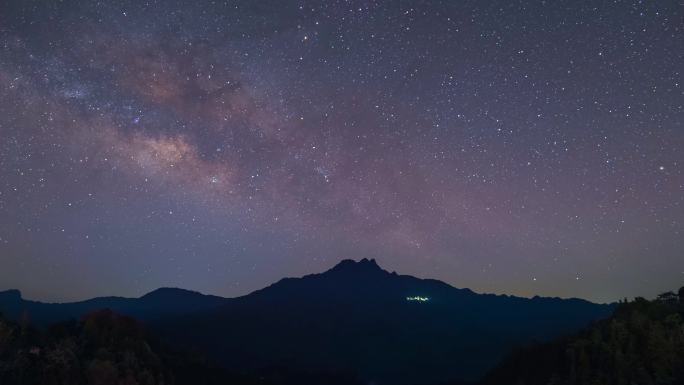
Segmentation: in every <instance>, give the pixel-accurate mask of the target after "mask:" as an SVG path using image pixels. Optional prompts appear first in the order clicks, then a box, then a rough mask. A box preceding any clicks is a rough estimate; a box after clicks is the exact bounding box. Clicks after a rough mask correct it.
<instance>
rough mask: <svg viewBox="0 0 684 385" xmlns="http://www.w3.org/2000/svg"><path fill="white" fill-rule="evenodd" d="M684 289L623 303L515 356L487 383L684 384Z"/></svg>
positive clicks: (546, 384)
mask: <svg viewBox="0 0 684 385" xmlns="http://www.w3.org/2000/svg"><path fill="white" fill-rule="evenodd" d="M683 317H684V288H682V289H680V290H679V294H674V293H666V294H663V295H661V296H659V297H658V299H656V300H654V301H647V300H645V299H643V298H637V299H635V300H634V301H632V302H625V303H621V304H620V305H619V306H618V307H617V309H616V310H615V313H614V314H613V315H612V316H611V317H610V318H608V319H605V320H602V321H598V322H596V323H594V324H593V325H591V327H588V328H586V329H585V330H583V331H581V332H579V333H578V334H576V335H574V336H572V337H568V338H563V339H559V340H556V341H554V342H551V343H546V344H541V345H536V346H531V347H528V348H525V349H522V350H519V351H517V352H515V353H513V354H511V355H510V356H509V357H508V358H507V359H505V360H504V361H503V362H502V363H501V364H500V365H498V367H497V368H496V369H495V370H493V371H492V372H491V373H490V374H489V375H488V376H487V377H486V378H485V380H484V381H483V382H482V385H508V384H519V385H585V384H601V385H623V384H624V385H629V384H639V385H651V384H661V385H670V384H672V385H675V384H684V322H683V321H682V319H683Z"/></svg>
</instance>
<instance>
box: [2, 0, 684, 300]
mask: <svg viewBox="0 0 684 385" xmlns="http://www.w3.org/2000/svg"><path fill="white" fill-rule="evenodd" d="M682 71H684V6H683V5H682V4H681V2H680V1H615V2H607V1H601V2H598V1H596V2H581V1H575V0H568V1H508V0H505V1H483V0H476V1H441V2H440V1H414V2H408V1H386V2H377V1H325V2H323V1H321V2H310V1H298V2H292V1H280V0H278V1H275V0H274V1H253V0H248V1H226V2H221V1H213V2H209V1H123V2H122V1H102V2H95V1H83V2H76V1H64V2H61V1H28V0H3V1H0V289H5V288H18V289H20V290H22V292H23V294H24V297H26V298H32V299H38V300H50V301H66V300H75V299H84V298H89V297H93V296H100V295H123V296H139V295H141V294H143V293H145V292H147V291H150V290H153V289H155V288H157V287H161V286H176V287H183V288H187V289H192V290H199V291H202V292H205V293H212V294H217V295H222V296H235V295H241V294H246V293H248V292H250V291H252V290H255V289H258V288H261V287H263V286H265V285H268V284H270V283H272V282H274V281H276V280H278V279H280V278H282V277H284V276H301V275H304V274H309V273H315V272H320V271H323V270H325V269H328V268H330V267H332V266H333V265H334V264H335V263H337V262H338V261H340V260H341V259H345V258H353V259H359V258H362V257H368V258H376V259H377V261H378V263H379V264H380V265H381V266H383V267H384V268H385V269H387V270H390V271H393V270H396V271H397V272H399V273H403V274H411V275H415V276H418V277H430V278H437V279H441V280H444V281H445V282H447V283H449V284H451V285H454V286H456V287H469V288H472V289H473V290H475V291H479V292H493V293H506V294H515V295H524V296H533V295H544V296H561V297H582V298H587V299H590V300H594V301H612V300H617V299H620V298H623V297H630V298H631V297H634V296H637V295H640V296H646V297H652V296H654V295H655V294H657V293H659V292H661V291H665V290H671V289H675V288H677V287H679V286H681V285H682V284H684V242H682V240H683V239H684V170H683V167H684V126H683V123H684V84H683V80H682Z"/></svg>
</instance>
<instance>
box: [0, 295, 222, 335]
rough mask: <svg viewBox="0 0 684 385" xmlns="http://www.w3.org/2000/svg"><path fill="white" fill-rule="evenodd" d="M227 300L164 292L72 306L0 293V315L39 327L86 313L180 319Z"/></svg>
mask: <svg viewBox="0 0 684 385" xmlns="http://www.w3.org/2000/svg"><path fill="white" fill-rule="evenodd" d="M226 301H227V300H226V299H225V298H222V297H217V296H213V295H204V294H200V293H197V292H194V291H189V290H183V289H175V288H162V289H157V290H155V291H153V292H150V293H148V294H145V295H144V296H142V297H140V298H124V297H99V298H93V299H89V300H87V301H80V302H70V303H44V302H38V301H30V300H25V299H23V298H22V296H21V293H20V292H19V291H18V290H7V291H2V292H0V312H1V313H3V314H4V315H5V316H6V317H8V318H10V319H13V320H22V319H24V320H26V321H30V322H31V323H32V324H34V325H36V326H47V325H50V324H53V323H55V322H60V321H66V320H70V319H79V318H80V317H81V316H82V315H84V314H86V313H90V312H93V311H95V310H100V309H111V310H113V311H115V312H117V313H121V314H124V315H128V316H131V317H134V318H136V319H139V320H150V321H151V320H154V319H159V318H165V317H171V316H178V315H181V314H186V313H193V312H197V311H200V310H206V309H210V308H214V307H217V306H219V305H221V304H223V303H225V302H226Z"/></svg>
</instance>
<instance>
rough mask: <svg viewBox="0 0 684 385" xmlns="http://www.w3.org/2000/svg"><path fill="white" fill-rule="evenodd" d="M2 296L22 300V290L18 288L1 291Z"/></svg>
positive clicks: (0, 296) (0, 295)
mask: <svg viewBox="0 0 684 385" xmlns="http://www.w3.org/2000/svg"><path fill="white" fill-rule="evenodd" d="M0 298H4V299H11V300H15V301H20V300H21V292H20V291H19V290H16V289H11V290H5V291H0Z"/></svg>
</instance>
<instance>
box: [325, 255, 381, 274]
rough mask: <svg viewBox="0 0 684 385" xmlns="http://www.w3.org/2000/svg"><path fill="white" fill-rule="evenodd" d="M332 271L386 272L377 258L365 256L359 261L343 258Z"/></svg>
mask: <svg viewBox="0 0 684 385" xmlns="http://www.w3.org/2000/svg"><path fill="white" fill-rule="evenodd" d="M329 271H330V272H347V273H366V272H367V273H378V272H385V271H384V270H383V269H382V268H381V267H380V266H378V263H377V262H375V259H368V258H363V259H361V260H359V261H355V260H353V259H343V260H342V261H340V262H339V263H338V264H337V265H335V267H333V268H332V269H330V270H329Z"/></svg>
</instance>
